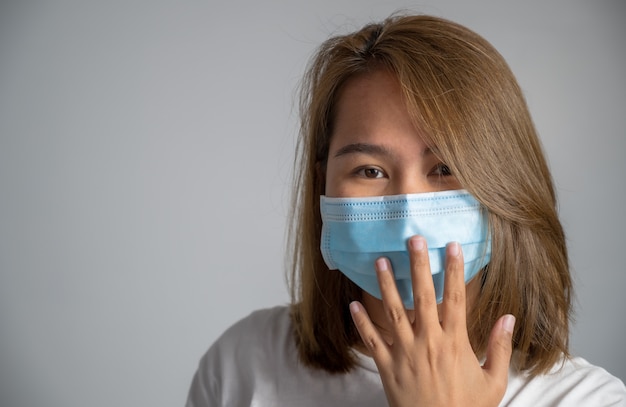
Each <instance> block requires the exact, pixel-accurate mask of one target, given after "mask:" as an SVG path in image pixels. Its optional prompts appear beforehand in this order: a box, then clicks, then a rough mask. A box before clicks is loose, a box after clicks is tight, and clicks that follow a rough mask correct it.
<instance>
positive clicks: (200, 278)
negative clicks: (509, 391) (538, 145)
mask: <svg viewBox="0 0 626 407" xmlns="http://www.w3.org/2000/svg"><path fill="white" fill-rule="evenodd" d="M470 3H471V4H470ZM397 9H410V10H413V11H417V12H426V13H431V14H435V15H439V16H443V17H447V18H450V19H453V20H456V21H458V22H460V23H462V24H465V25H467V26H469V27H470V28H472V29H474V30H476V31H478V32H479V33H480V34H482V35H484V36H485V37H486V38H487V39H488V40H490V41H491V42H492V43H493V44H494V45H495V46H496V47H497V48H498V49H499V50H500V51H501V52H502V54H503V55H504V56H505V57H506V58H507V60H508V61H509V63H510V65H511V67H512V69H513V71H514V72H515V73H516V75H517V77H518V79H519V81H520V83H521V86H522V88H523V89H524V91H525V94H526V96H527V98H528V102H529V105H530V108H531V111H532V113H533V116H534V119H535V122H536V125H537V127H538V130H539V133H540V135H541V137H542V140H543V143H544V145H545V149H546V151H547V155H548V159H549V162H550V165H551V168H552V170H553V174H554V177H555V181H556V185H557V188H558V193H559V196H560V209H561V215H562V220H563V223H564V226H565V228H566V231H567V235H568V240H569V245H570V249H571V260H572V270H573V274H574V277H575V280H576V286H577V301H576V314H577V315H576V320H577V322H576V325H574V327H573V332H572V348H573V350H574V352H575V353H576V354H579V355H582V356H584V357H586V358H587V359H589V360H590V361H591V362H593V363H595V364H599V365H601V366H604V367H605V368H607V369H608V370H609V371H611V372H612V373H614V374H615V375H617V376H618V377H620V378H622V379H625V378H626V356H625V354H626V353H625V352H623V351H622V345H623V343H624V340H625V339H626V323H625V322H624V311H626V295H625V294H624V288H626V271H625V269H624V266H623V264H622V261H623V257H624V256H623V253H624V252H625V251H626V250H625V249H624V248H623V246H624V239H623V231H624V230H625V229H626V215H625V214H624V208H625V207H626V193H625V189H626V186H625V185H626V183H625V182H624V175H626V165H625V160H624V159H623V156H624V153H626V142H625V130H624V129H625V128H626V118H625V117H626V111H625V106H626V86H625V84H626V82H625V80H624V68H625V67H626V53H625V47H624V39H626V36H625V35H624V34H625V28H624V27H625V26H624V24H623V21H624V17H625V13H624V9H625V8H624V7H623V3H622V2H620V1H613V2H610V1H598V2H590V1H589V2H583V1H553V2H543V1H528V2H513V1H510V2H509V1H481V2H466V1H463V0H456V1H452V0H449V1H435V0H432V1H422V2H419V3H414V2H403V1H386V2H377V1H371V0H370V1H363V0H346V1H337V0H324V1H315V2H313V1H307V2H304V1H302V2H298V1H286V0H284V1H265V2H258V1H252V0H250V1H247V2H237V1H231V2H212V1H202V2H201V1H165V0H158V1H148V0H130V1H126V0H124V1H122V0H108V1H81V0H64V1H63V0H56V1H19V2H18V1H14V2H11V1H3V2H1V3H0V404H1V405H2V406H7V407H8V406H18V405H30V406H38V405H40V406H44V405H45V406H53V407H54V406H64V407H65V406H92V407H96V406H131V405H134V406H172V405H182V404H183V403H184V401H185V398H186V392H187V389H188V386H189V382H190V380H191V378H192V375H193V373H194V370H195V368H196V364H197V361H198V359H199V358H200V356H201V355H202V353H203V352H204V351H205V350H206V349H207V347H208V346H209V345H210V343H211V342H212V341H213V340H215V339H216V337H217V336H218V335H219V334H220V333H221V332H222V331H223V330H224V329H225V328H226V327H227V326H229V325H230V324H231V323H233V322H234V321H235V320H237V319H238V318H240V317H243V316H245V315H247V314H248V313H249V312H251V311H252V310H254V309H256V308H259V307H267V306H272V305H276V304H283V303H286V302H287V301H288V296H287V289H286V286H285V278H284V253H283V246H284V234H283V231H284V227H285V220H286V214H287V209H288V197H289V182H290V174H291V162H292V158H293V153H292V150H293V147H294V139H295V137H294V135H295V133H296V131H297V112H296V110H295V108H294V97H295V88H296V86H297V84H298V81H299V78H300V76H301V74H302V72H303V70H304V66H305V63H306V61H307V58H308V57H309V55H310V54H311V53H312V51H313V49H314V47H315V46H316V45H318V44H319V43H320V42H321V41H322V40H324V39H325V38H327V37H328V36H329V35H331V34H334V33H342V32H345V31H348V30H352V29H355V28H357V27H359V26H361V25H362V24H363V23H365V22H368V21H370V20H379V19H381V18H383V17H385V16H387V15H388V14H390V13H391V12H393V11H395V10H397Z"/></svg>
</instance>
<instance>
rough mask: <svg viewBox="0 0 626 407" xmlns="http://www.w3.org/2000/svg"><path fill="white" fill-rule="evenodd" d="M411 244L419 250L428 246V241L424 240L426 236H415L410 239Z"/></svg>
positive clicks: (414, 248)
mask: <svg viewBox="0 0 626 407" xmlns="http://www.w3.org/2000/svg"><path fill="white" fill-rule="evenodd" d="M409 244H410V245H411V248H412V249H413V250H418V251H421V250H424V247H425V246H426V242H424V238H423V237H421V236H413V237H412V238H411V239H410V240H409Z"/></svg>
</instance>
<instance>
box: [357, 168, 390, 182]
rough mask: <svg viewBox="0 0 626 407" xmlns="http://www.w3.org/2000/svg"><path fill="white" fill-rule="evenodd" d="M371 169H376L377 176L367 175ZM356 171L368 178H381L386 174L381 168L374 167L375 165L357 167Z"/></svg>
mask: <svg viewBox="0 0 626 407" xmlns="http://www.w3.org/2000/svg"><path fill="white" fill-rule="evenodd" d="M372 171H376V172H377V175H378V176H374V177H370V176H368V175H367V173H368V172H372ZM356 173H357V174H358V175H360V176H362V177H364V178H369V179H378V178H383V177H385V176H386V174H385V171H383V170H381V169H380V168H376V167H363V168H359V169H358V170H357V171H356Z"/></svg>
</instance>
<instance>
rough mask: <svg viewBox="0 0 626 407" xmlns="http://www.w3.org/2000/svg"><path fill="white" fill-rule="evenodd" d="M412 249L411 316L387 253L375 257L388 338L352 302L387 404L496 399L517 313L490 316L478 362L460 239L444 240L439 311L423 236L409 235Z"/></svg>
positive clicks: (493, 401)
mask: <svg viewBox="0 0 626 407" xmlns="http://www.w3.org/2000/svg"><path fill="white" fill-rule="evenodd" d="M409 255H410V261H411V278H412V285H413V297H414V303H415V320H414V321H413V322H411V319H410V318H409V316H408V315H407V311H406V310H405V308H404V306H403V305H402V300H401V298H400V295H399V294H398V290H397V288H396V284H395V280H394V277H393V273H392V270H391V267H390V263H389V261H388V260H387V259H385V258H381V259H378V260H377V261H376V271H377V276H378V284H379V285H380V289H381V294H382V302H383V308H384V311H385V315H386V317H387V320H388V321H387V322H388V325H389V327H390V332H389V334H391V342H392V343H391V344H389V343H388V342H386V341H385V340H384V339H383V336H382V335H381V332H380V331H379V330H378V329H377V328H376V327H375V326H374V324H373V323H372V321H371V320H370V318H369V316H368V314H367V311H366V310H365V308H364V307H363V305H362V304H361V303H359V302H353V303H352V304H350V311H351V313H352V319H353V320H354V323H355V325H356V327H357V329H358V331H359V334H360V335H361V338H362V339H363V343H364V344H365V346H366V348H367V349H368V351H369V352H370V353H371V355H372V357H373V358H374V361H375V362H376V366H378V370H379V372H380V376H381V379H382V382H383V387H384V389H385V394H386V396H387V400H388V401H389V405H390V406H392V407H400V406H411V407H414V406H428V407H434V406H472V407H477V406H484V407H487V406H497V405H498V404H499V403H500V401H501V400H502V398H503V397H504V392H505V391H506V386H507V380H508V368H509V363H510V360H511V352H512V343H511V342H512V332H513V326H514V324H515V318H514V317H513V316H512V315H505V316H503V317H501V318H500V319H498V321H497V322H496V323H495V325H494V327H493V329H492V331H491V334H490V337H489V342H488V345H487V355H486V361H485V364H484V365H483V366H481V365H480V363H479V361H478V359H477V358H476V355H475V354H474V351H473V350H472V346H471V344H470V341H469V337H468V334H467V325H466V303H465V302H466V299H465V295H466V292H465V291H466V290H465V281H464V276H463V275H464V265H463V253H462V252H461V247H460V245H459V244H458V243H450V244H449V245H448V246H447V248H446V270H445V282H444V296H443V303H442V309H441V316H439V314H438V312H437V301H436V298H435V289H434V286H433V282H432V276H431V273H430V262H429V259H428V250H427V248H426V241H425V239H424V238H422V237H420V236H414V237H412V238H411V239H410V240H409ZM440 317H441V321H440Z"/></svg>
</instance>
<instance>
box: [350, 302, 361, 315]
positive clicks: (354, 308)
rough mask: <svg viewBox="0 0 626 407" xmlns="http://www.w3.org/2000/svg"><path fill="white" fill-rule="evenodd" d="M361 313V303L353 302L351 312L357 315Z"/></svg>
mask: <svg viewBox="0 0 626 407" xmlns="http://www.w3.org/2000/svg"><path fill="white" fill-rule="evenodd" d="M360 311H361V309H360V308H359V303H358V302H356V301H352V302H351V303H350V312H351V313H353V314H357V313H359V312H360Z"/></svg>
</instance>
